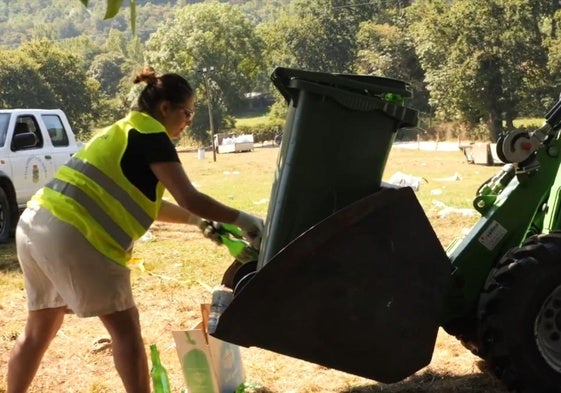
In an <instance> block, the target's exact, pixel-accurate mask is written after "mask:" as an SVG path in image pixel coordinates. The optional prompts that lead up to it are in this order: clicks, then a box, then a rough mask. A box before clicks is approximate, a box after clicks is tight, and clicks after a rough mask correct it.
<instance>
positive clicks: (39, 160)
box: [10, 114, 54, 206]
mask: <svg viewBox="0 0 561 393" xmlns="http://www.w3.org/2000/svg"><path fill="white" fill-rule="evenodd" d="M25 132H30V133H33V134H35V136H36V143H35V144H34V145H32V146H26V147H24V148H19V149H18V148H17V147H16V146H15V144H14V138H13V137H14V136H15V135H16V134H19V133H25ZM10 150H11V152H12V153H11V155H10V161H11V162H12V168H13V182H14V187H15V189H16V190H18V192H17V202H18V205H19V206H23V205H24V204H25V203H26V202H27V201H28V200H29V199H30V198H31V196H32V195H33V194H34V193H35V191H37V190H38V189H39V188H40V187H41V186H42V185H43V184H45V183H46V182H47V180H48V179H50V178H51V177H52V176H53V175H54V163H53V156H52V153H51V152H50V151H49V150H50V149H45V140H44V137H43V134H42V133H41V129H40V128H39V124H38V122H37V119H36V118H35V116H33V115H31V114H29V115H20V116H18V117H17V118H16V119H15V124H14V132H13V134H12V138H11V145H10Z"/></svg>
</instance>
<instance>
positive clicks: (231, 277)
mask: <svg viewBox="0 0 561 393" xmlns="http://www.w3.org/2000/svg"><path fill="white" fill-rule="evenodd" d="M256 270H257V261H249V262H246V263H242V262H240V261H238V260H237V259H234V262H232V264H231V265H230V266H229V267H228V269H226V272H225V273H224V275H223V276H222V285H224V286H225V287H227V288H230V289H232V290H234V289H235V288H236V286H237V285H238V283H239V282H240V281H241V280H242V279H243V278H244V277H245V276H246V275H248V274H250V273H253V272H255V271H256Z"/></svg>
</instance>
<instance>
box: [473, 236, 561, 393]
mask: <svg viewBox="0 0 561 393" xmlns="http://www.w3.org/2000/svg"><path fill="white" fill-rule="evenodd" d="M478 336H479V343H480V348H479V349H480V351H479V355H480V356H481V357H482V358H483V359H485V361H486V365H485V367H486V369H487V370H489V371H491V372H492V373H493V374H494V375H495V376H496V377H498V378H499V379H500V380H501V381H502V382H503V383H504V384H505V385H506V386H507V388H508V389H509V390H511V391H513V392H520V393H530V392H531V393H559V392H561V233H551V234H548V235H536V236H532V237H530V238H528V240H527V241H526V242H525V243H524V244H523V245H522V246H521V247H517V248H514V249H512V250H510V251H509V252H508V253H507V254H506V255H505V256H504V257H503V258H502V259H501V260H500V262H499V263H498V265H497V266H496V267H495V268H494V269H493V270H492V271H491V273H490V275H489V277H488V279H487V282H486V283H485V286H484V290H483V293H482V295H481V297H480V301H479V305H478Z"/></svg>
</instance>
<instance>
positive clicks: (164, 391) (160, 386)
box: [150, 344, 171, 393]
mask: <svg viewBox="0 0 561 393" xmlns="http://www.w3.org/2000/svg"><path fill="white" fill-rule="evenodd" d="M150 358H151V360H152V369H151V370H150V377H151V378H152V385H153V387H154V393H171V387H170V384H169V377H168V372H167V370H166V369H165V367H164V366H163V365H162V362H161V361H160V353H159V352H158V348H157V347H156V344H152V345H150Z"/></svg>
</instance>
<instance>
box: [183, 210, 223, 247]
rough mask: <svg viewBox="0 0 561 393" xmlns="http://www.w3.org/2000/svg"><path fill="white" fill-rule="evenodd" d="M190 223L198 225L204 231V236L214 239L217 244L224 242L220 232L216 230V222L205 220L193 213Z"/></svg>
mask: <svg viewBox="0 0 561 393" xmlns="http://www.w3.org/2000/svg"><path fill="white" fill-rule="evenodd" d="M188 223H189V224H191V225H195V226H197V227H198V228H199V229H200V230H201V232H202V233H203V236H204V237H206V238H207V239H210V240H212V241H213V242H214V243H216V244H219V245H220V244H222V241H221V240H220V234H219V233H218V231H217V230H216V229H217V227H216V226H215V223H213V222H211V221H207V220H203V219H202V218H201V217H199V216H196V215H194V214H191V216H190V217H189V221H188Z"/></svg>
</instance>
